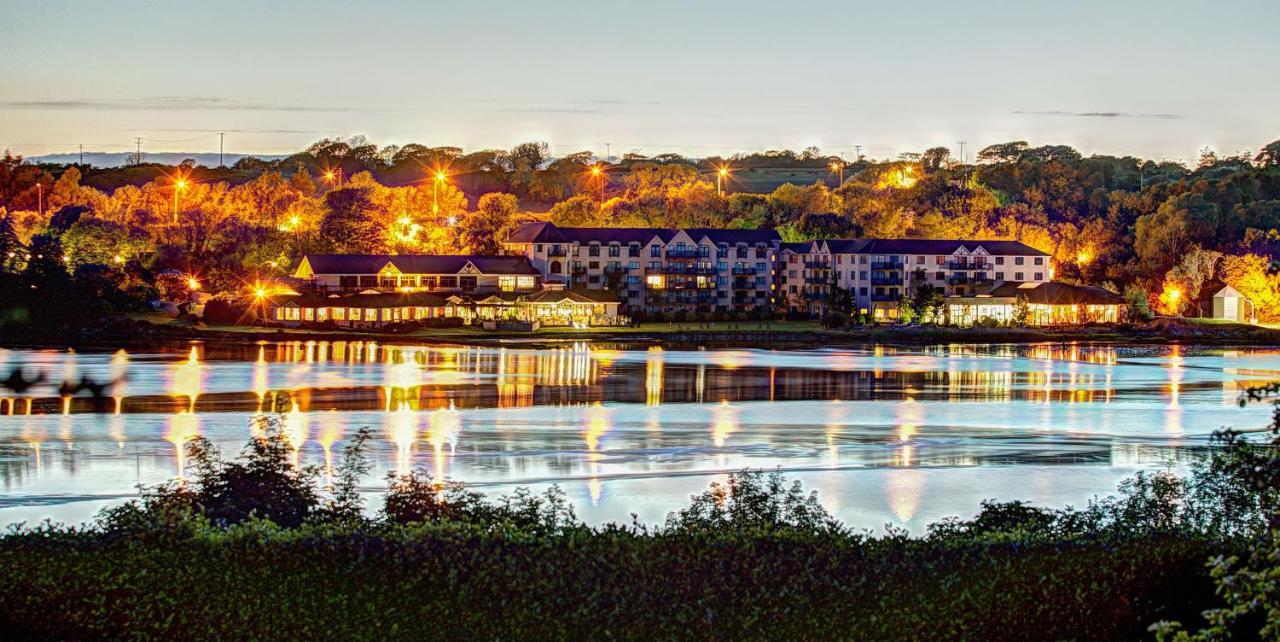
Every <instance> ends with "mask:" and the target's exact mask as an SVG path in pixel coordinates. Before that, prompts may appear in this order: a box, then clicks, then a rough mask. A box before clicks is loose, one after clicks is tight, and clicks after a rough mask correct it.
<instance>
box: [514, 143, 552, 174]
mask: <svg viewBox="0 0 1280 642" xmlns="http://www.w3.org/2000/svg"><path fill="white" fill-rule="evenodd" d="M550 153H551V146H550V145H548V144H547V143H544V142H532V143H520V144H519V145H516V146H515V147H512V148H511V162H512V163H520V162H522V161H523V162H524V163H525V164H527V165H528V167H529V169H531V170H537V169H539V168H541V167H542V164H543V163H545V162H547V157H548V155H549V154H550Z"/></svg>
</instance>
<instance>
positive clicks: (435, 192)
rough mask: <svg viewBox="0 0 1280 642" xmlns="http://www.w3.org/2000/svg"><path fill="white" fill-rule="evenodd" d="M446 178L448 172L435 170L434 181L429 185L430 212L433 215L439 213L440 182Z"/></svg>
mask: <svg viewBox="0 0 1280 642" xmlns="http://www.w3.org/2000/svg"><path fill="white" fill-rule="evenodd" d="M446 178H448V174H445V173H444V170H436V176H435V181H434V182H433V184H432V187H431V213H432V214H433V215H435V216H439V215H440V183H443V182H444V181H445V179H446Z"/></svg>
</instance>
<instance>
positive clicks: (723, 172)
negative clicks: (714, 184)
mask: <svg viewBox="0 0 1280 642" xmlns="http://www.w3.org/2000/svg"><path fill="white" fill-rule="evenodd" d="M728 175H729V168H728V167H721V168H720V177H721V178H724V177H725V176H728Z"/></svg>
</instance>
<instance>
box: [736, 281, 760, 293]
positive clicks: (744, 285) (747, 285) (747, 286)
mask: <svg viewBox="0 0 1280 642" xmlns="http://www.w3.org/2000/svg"><path fill="white" fill-rule="evenodd" d="M761 287H763V286H761ZM733 289H735V290H754V289H756V282H755V281H754V280H747V279H734V280H733Z"/></svg>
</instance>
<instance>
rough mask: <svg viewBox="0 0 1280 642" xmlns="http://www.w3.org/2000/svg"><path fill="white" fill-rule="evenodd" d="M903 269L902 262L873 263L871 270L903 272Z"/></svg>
mask: <svg viewBox="0 0 1280 642" xmlns="http://www.w3.org/2000/svg"><path fill="white" fill-rule="evenodd" d="M902 268H903V263H902V261H872V262H871V269H873V270H901V269H902Z"/></svg>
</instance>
